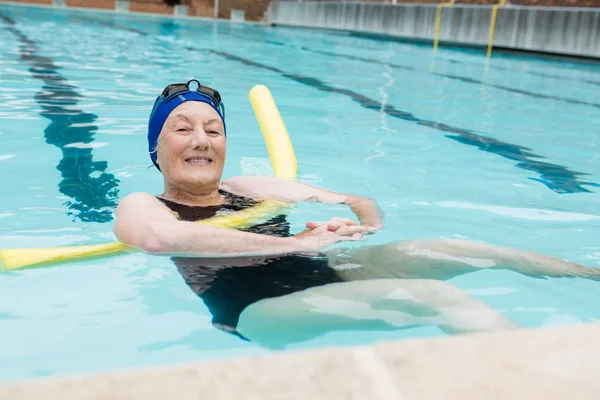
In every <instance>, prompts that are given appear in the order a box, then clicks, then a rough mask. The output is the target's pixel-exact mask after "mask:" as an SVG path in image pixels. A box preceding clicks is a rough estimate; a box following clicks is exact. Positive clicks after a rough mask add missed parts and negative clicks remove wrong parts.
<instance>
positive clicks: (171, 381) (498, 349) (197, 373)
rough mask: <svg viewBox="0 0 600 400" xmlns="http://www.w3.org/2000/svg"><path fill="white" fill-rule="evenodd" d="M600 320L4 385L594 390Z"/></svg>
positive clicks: (123, 390)
mask: <svg viewBox="0 0 600 400" xmlns="http://www.w3.org/2000/svg"><path fill="white" fill-rule="evenodd" d="M599 336H600V324H590V325H579V326H573V327H560V328H556V327H555V328H544V329H535V330H526V329H523V330H516V331H511V332H505V333H493V334H474V335H464V336H452V337H446V338H438V339H416V340H410V341H402V342H388V343H381V344H376V345H372V346H359V347H348V348H325V349H318V350H308V351H296V352H285V353H277V354H272V355H266V356H258V357H251V358H239V359H233V360H222V361H216V362H205V363H197V364H185V365H172V366H161V367H155V368H147V369H138V370H128V371H118V372H110V373H106V374H97V375H86V376H73V377H63V378H54V379H52V378H46V379H39V380H29V381H22V382H16V383H10V384H6V385H1V386H0V399H10V400H23V399H46V400H51V399H57V400H58V399H60V400H71V399H73V400H75V399H77V400H87V399H113V400H117V399H123V400H125V399H127V400H137V399H140V400H142V399H143V400H153V399H178V400H186V399H220V400H225V399H236V400H243V399H261V400H267V399H314V400H318V399H327V400H337V399H377V400H398V399H404V400H407V399H409V400H411V399H415V400H416V399H419V400H422V399H450V400H452V399H486V400H495V399H545V400H553V399H566V398H573V399H579V400H584V399H590V400H591V399H597V398H598V393H600V380H599V379H598V371H600V342H599V341H598V340H597V338H598V337H599Z"/></svg>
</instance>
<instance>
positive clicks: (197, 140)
mask: <svg viewBox="0 0 600 400" xmlns="http://www.w3.org/2000/svg"><path fill="white" fill-rule="evenodd" d="M191 146H192V148H194V149H198V150H206V149H207V148H208V147H209V146H210V141H209V140H208V135H207V134H206V132H204V129H201V128H200V129H198V128H197V129H194V133H193V135H192V142H191Z"/></svg>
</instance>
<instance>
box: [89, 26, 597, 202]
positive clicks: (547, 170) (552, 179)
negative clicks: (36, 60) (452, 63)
mask: <svg viewBox="0 0 600 400" xmlns="http://www.w3.org/2000/svg"><path fill="white" fill-rule="evenodd" d="M94 21H95V22H97V23H98V24H101V25H105V26H107V27H110V28H113V29H121V28H120V26H119V25H117V24H115V23H114V22H112V21H111V22H112V23H107V22H104V21H96V20H94ZM127 30H131V28H128V29H127ZM135 32H136V33H138V34H140V35H143V36H151V34H149V33H148V32H144V31H141V30H138V29H135ZM183 47H184V48H185V49H186V50H188V51H195V52H202V53H210V54H214V55H218V56H221V57H223V58H225V59H228V60H230V61H237V62H240V63H242V64H244V65H246V66H250V67H255V68H259V69H263V70H267V71H271V72H274V73H278V74H280V75H281V76H283V77H285V78H288V79H290V80H293V81H295V82H297V83H301V84H303V85H306V86H309V87H312V88H315V89H317V90H320V91H323V92H329V93H336V94H340V95H343V96H346V97H349V98H350V99H352V100H353V101H354V102H356V103H358V104H359V105H360V106H361V107H363V108H366V109H368V110H372V111H376V112H384V113H385V114H387V115H389V116H390V117H393V118H397V119H401V120H404V121H408V122H413V123H416V124H417V125H421V126H426V127H428V128H432V129H435V130H438V131H441V132H443V133H445V135H444V136H445V137H447V138H449V139H452V140H454V141H457V142H459V143H462V144H465V145H469V146H474V147H476V148H478V149H479V150H481V151H484V152H487V153H491V154H496V155H499V156H500V157H503V158H506V159H509V160H512V161H516V162H517V163H516V164H515V166H516V167H517V168H520V169H524V170H527V171H532V172H536V173H538V174H539V175H540V177H538V178H534V177H529V178H528V179H531V180H534V181H537V182H540V183H543V184H544V185H546V186H547V187H548V188H549V189H551V190H553V191H554V192H556V193H560V194H563V193H591V192H592V191H591V190H589V189H587V188H585V187H584V186H592V187H598V186H600V185H599V184H598V183H595V182H585V181H581V180H579V177H582V176H586V175H590V174H588V173H583V172H577V171H571V170H570V169H569V168H567V167H565V166H563V165H559V164H553V163H550V162H546V161H543V159H544V157H543V156H540V155H538V154H535V153H534V152H533V151H532V150H531V149H530V148H527V147H525V146H520V145H516V144H512V143H507V142H503V141H500V140H497V139H494V138H492V137H489V136H484V135H480V134H478V133H476V132H475V131H472V130H469V129H464V128H458V127H453V126H450V125H447V124H444V123H441V122H437V121H429V120H424V119H421V118H418V117H416V116H415V115H413V114H411V113H409V112H407V111H402V110H398V109H396V108H395V107H394V106H392V105H388V104H386V105H385V106H384V105H382V104H381V103H380V102H378V101H377V100H374V99H371V98H369V97H367V96H363V95H361V94H359V93H357V92H354V91H352V90H349V89H342V88H337V87H334V86H330V85H328V84H326V83H325V82H323V81H321V80H319V79H317V78H313V77H306V76H301V75H298V74H290V73H286V72H285V71H282V70H280V69H278V68H275V67H272V66H269V65H265V64H262V63H259V62H256V61H253V60H250V59H247V58H243V57H239V56H236V55H234V54H231V53H226V52H223V51H218V50H214V49H209V48H196V47H192V46H186V45H184V46H183Z"/></svg>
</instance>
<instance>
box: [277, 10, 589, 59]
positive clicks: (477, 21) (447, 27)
mask: <svg viewBox="0 0 600 400" xmlns="http://www.w3.org/2000/svg"><path fill="white" fill-rule="evenodd" d="M438 7H439V5H438V4H410V3H404V4H382V3H363V2H339V1H331V2H328V1H324V2H315V1H302V2H296V1H274V2H272V3H271V8H270V11H269V17H270V21H271V23H273V24H276V25H287V26H301V27H310V28H326V29H339V30H345V31H352V32H360V33H368V34H376V35H385V36H391V37H398V38H403V39H410V40H417V41H426V42H432V41H433V40H434V37H435V32H436V29H435V28H436V18H437V15H438ZM492 12H493V6H488V5H469V4H454V5H448V6H444V7H443V10H442V12H441V20H440V22H441V23H440V26H439V41H440V44H442V45H443V44H452V45H469V46H480V47H486V46H487V44H488V40H489V36H490V25H491V21H492ZM493 45H494V48H504V49H514V50H526V51H535V52H542V53H551V54H560V55H569V56H579V57H592V58H600V8H569V7H527V6H514V5H508V6H502V7H498V9H497V19H496V24H495V32H494V39H493ZM484 51H485V50H484Z"/></svg>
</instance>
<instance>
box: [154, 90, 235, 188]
mask: <svg viewBox="0 0 600 400" xmlns="http://www.w3.org/2000/svg"><path fill="white" fill-rule="evenodd" d="M226 144H227V141H226V138H225V128H224V126H223V121H221V118H220V117H219V114H218V113H217V112H216V111H215V110H214V109H213V108H212V107H211V106H209V105H208V104H206V103H201V102H198V101H188V102H185V103H183V104H181V105H179V106H178V107H177V108H175V109H174V110H173V112H171V114H170V115H169V117H168V118H167V120H166V121H165V123H164V125H163V128H162V130H161V133H160V136H159V139H158V147H157V161H158V164H159V165H160V169H161V172H162V174H163V176H164V177H165V182H166V184H167V185H169V186H172V187H176V188H179V189H183V190H185V191H189V192H193V193H206V192H207V191H210V190H214V189H215V187H218V185H219V182H220V180H221V176H222V175H223V167H224V165H225V149H226Z"/></svg>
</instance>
